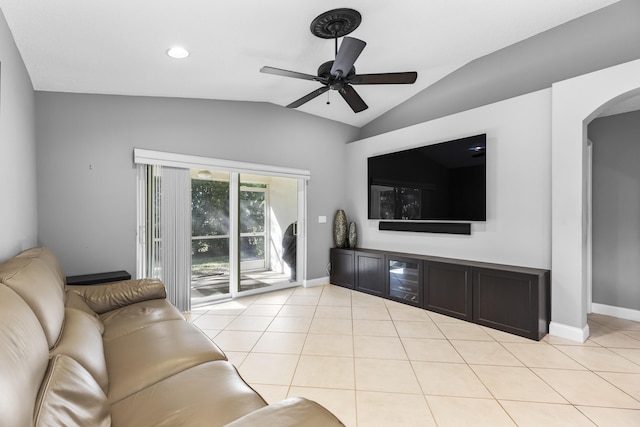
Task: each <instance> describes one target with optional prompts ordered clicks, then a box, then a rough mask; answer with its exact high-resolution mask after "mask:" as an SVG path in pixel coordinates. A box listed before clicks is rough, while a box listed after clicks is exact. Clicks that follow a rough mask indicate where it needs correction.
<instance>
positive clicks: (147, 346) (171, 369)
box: [104, 320, 226, 403]
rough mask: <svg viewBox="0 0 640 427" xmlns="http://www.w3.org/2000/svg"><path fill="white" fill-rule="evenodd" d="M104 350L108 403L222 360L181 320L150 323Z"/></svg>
mask: <svg viewBox="0 0 640 427" xmlns="http://www.w3.org/2000/svg"><path fill="white" fill-rule="evenodd" d="M104 350H105V359H106V361H107V372H108V373H109V394H108V397H109V401H110V402H111V403H115V402H118V401H119V400H122V399H124V398H125V397H127V396H130V395H131V394H133V393H135V392H137V391H140V390H141V389H143V388H145V387H147V386H149V385H151V384H154V383H157V382H158V381H161V380H163V379H165V378H167V377H169V376H171V375H174V374H176V373H178V372H181V371H184V370H186V369H189V368H192V367H193V366H196V365H199V364H201V363H205V362H210V361H213V360H226V356H225V354H224V353H223V352H222V350H220V349H219V348H218V347H217V346H216V345H215V344H214V343H213V341H211V340H210V339H209V338H208V337H207V336H206V335H204V334H203V333H202V332H201V331H200V330H198V329H197V328H195V327H193V325H191V324H189V323H187V322H185V321H184V320H167V321H164V322H157V323H153V324H151V325H149V326H147V327H146V328H143V329H139V330H137V331H135V332H132V333H130V334H127V335H123V336H121V337H118V338H116V339H113V340H109V341H104Z"/></svg>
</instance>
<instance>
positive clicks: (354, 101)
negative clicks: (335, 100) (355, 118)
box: [338, 85, 369, 113]
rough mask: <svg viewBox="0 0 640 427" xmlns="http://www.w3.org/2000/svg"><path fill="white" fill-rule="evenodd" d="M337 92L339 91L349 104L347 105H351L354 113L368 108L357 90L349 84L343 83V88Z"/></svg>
mask: <svg viewBox="0 0 640 427" xmlns="http://www.w3.org/2000/svg"><path fill="white" fill-rule="evenodd" d="M338 92H340V95H342V98H344V100H345V101H347V104H349V107H351V109H352V110H353V112H354V113H359V112H360V111H364V110H366V109H367V108H369V106H368V105H367V104H365V102H364V101H363V100H362V98H360V95H358V92H356V90H355V89H354V88H352V87H351V86H349V85H345V86H344V88H342V89H340V90H339V91H338Z"/></svg>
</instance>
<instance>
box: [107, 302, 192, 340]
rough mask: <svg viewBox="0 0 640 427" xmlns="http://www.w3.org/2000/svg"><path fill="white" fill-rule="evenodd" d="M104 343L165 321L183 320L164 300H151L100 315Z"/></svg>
mask: <svg viewBox="0 0 640 427" xmlns="http://www.w3.org/2000/svg"><path fill="white" fill-rule="evenodd" d="M100 320H101V321H102V323H103V324H104V334H103V337H102V338H103V339H104V340H105V341H109V340H112V339H114V338H118V337H120V336H122V335H126V334H129V333H131V332H134V331H137V330H138V329H142V328H145V327H147V326H149V325H150V324H152V323H156V322H162V321H165V320H184V316H183V315H182V314H181V313H180V311H179V310H178V309H177V308H176V307H175V306H174V305H172V304H171V303H170V302H169V301H168V300H166V299H152V300H148V301H142V302H138V303H135V304H131V305H128V306H125V307H121V308H118V309H115V310H112V311H109V312H106V313H103V314H101V315H100Z"/></svg>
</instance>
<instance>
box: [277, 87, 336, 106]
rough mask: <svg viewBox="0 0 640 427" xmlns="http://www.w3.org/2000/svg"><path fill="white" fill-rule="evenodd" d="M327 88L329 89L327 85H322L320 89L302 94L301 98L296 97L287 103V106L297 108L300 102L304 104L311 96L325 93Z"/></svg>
mask: <svg viewBox="0 0 640 427" xmlns="http://www.w3.org/2000/svg"><path fill="white" fill-rule="evenodd" d="M328 90H329V87H328V86H323V87H321V88H320V89H316V90H314V91H313V92H311V93H309V94H307V95H305V96H303V97H302V98H300V99H298V100H297V101H293V102H292V103H291V104H289V105H287V108H298V107H299V106H301V105H302V104H305V103H307V102H309V101H311V100H312V99H313V98H315V97H317V96H320V95H322V94H323V93H325V92H326V91H328Z"/></svg>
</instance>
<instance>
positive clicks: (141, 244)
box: [133, 148, 311, 298]
mask: <svg viewBox="0 0 640 427" xmlns="http://www.w3.org/2000/svg"><path fill="white" fill-rule="evenodd" d="M133 158H134V163H136V164H146V165H160V166H169V167H174V168H182V169H206V170H218V171H225V172H229V179H230V189H231V190H232V191H230V192H229V199H230V200H229V203H230V205H229V216H230V218H235V220H232V221H230V228H229V234H230V236H231V238H230V239H229V254H230V260H229V261H230V269H229V280H230V283H229V285H230V286H229V292H230V294H231V297H232V298H235V297H237V296H239V295H240V296H242V295H251V294H256V293H261V290H260V289H256V290H247V291H241V292H239V283H240V282H239V280H240V277H239V273H240V242H239V236H240V233H239V231H240V230H239V191H240V182H239V181H240V174H252V175H265V176H278V177H285V178H292V179H297V182H298V191H297V203H298V214H297V217H298V236H297V238H298V241H297V249H298V250H297V252H296V255H297V260H296V265H297V268H296V279H297V280H296V282H295V283H293V284H289V283H284V284H282V285H274V286H273V287H270V288H269V289H270V290H275V289H281V288H286V287H291V286H298V285H304V283H305V280H306V271H307V257H306V253H307V239H306V235H307V226H306V224H307V198H306V197H307V182H308V180H309V179H310V178H311V174H310V172H309V171H308V170H303V169H294V168H285V167H279V166H272V165H263V164H257V163H247V162H238V161H232V160H224V159H215V158H211V157H203V156H193V155H186V154H177V153H169V152H163V151H154V150H146V149H141V148H134V150H133ZM142 181H143V180H142V179H140V177H139V179H138V185H137V188H138V197H137V207H138V210H137V218H138V239H137V251H136V254H137V264H136V267H137V271H136V277H138V278H141V277H142V276H143V275H144V274H145V269H144V262H145V261H144V260H145V256H146V254H145V252H146V251H145V236H144V230H145V220H146V217H145V210H146V206H145V198H144V194H145V191H146V190H145V188H144V182H142ZM234 189H236V190H234ZM233 236H236V238H233Z"/></svg>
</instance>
